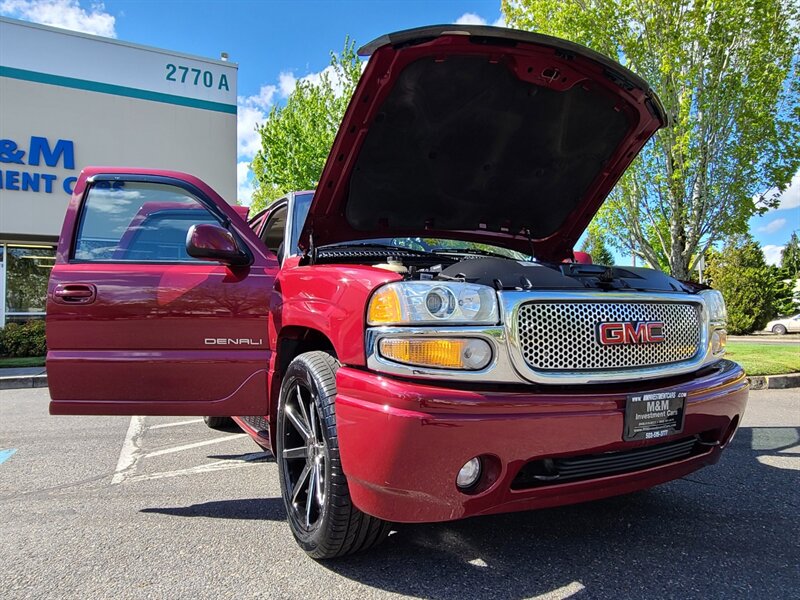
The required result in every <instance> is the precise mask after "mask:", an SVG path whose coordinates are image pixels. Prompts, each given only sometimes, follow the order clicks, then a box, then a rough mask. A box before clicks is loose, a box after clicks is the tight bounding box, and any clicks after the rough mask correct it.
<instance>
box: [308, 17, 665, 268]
mask: <svg viewBox="0 0 800 600" xmlns="http://www.w3.org/2000/svg"><path fill="white" fill-rule="evenodd" d="M359 53H360V54H362V55H367V56H369V55H371V58H370V60H369V62H368V63H367V66H366V69H365V70H364V73H363V75H362V76H361V80H360V81H359V84H358V87H357V88H356V91H355V94H354V95H353V99H352V100H351V102H350V105H349V107H348V109H347V112H346V113H345V117H344V120H343V121H342V125H341V127H340V129H339V132H338V134H337V136H336V139H335V141H334V144H333V147H332V149H331V153H330V155H329V157H328V161H327V163H326V165H325V168H324V170H323V172H322V176H321V178H320V182H319V186H318V188H317V192H316V194H315V197H314V200H313V203H312V205H311V208H310V210H309V216H308V220H307V221H306V226H305V229H304V230H303V234H302V235H301V238H300V243H301V246H302V247H303V248H305V249H308V248H309V247H310V246H312V245H313V246H317V247H319V246H323V245H326V244H331V243H336V242H343V241H350V240H358V239H366V238H385V237H417V236H423V237H439V238H452V239H463V240H471V241H476V242H483V243H490V244H494V245H497V246H503V247H507V248H512V249H516V250H520V251H522V252H530V251H531V248H533V251H534V254H535V255H536V256H537V258H540V259H545V260H561V259H564V258H569V257H571V256H572V248H573V246H574V244H575V243H576V242H577V240H578V238H579V237H580V235H581V233H582V232H583V230H584V229H585V228H586V226H587V225H588V224H589V221H590V220H591V219H592V217H593V216H594V214H595V213H596V212H597V209H598V208H599V207H600V205H601V204H602V202H603V200H605V198H606V196H607V195H608V193H609V192H610V190H611V188H612V187H613V186H614V184H615V183H616V181H617V180H618V179H619V177H620V175H621V174H622V173H623V171H624V170H625V169H626V168H627V167H628V165H629V164H630V163H631V161H632V160H633V159H634V157H635V156H636V155H637V154H638V152H639V151H640V150H641V148H642V146H643V145H644V144H645V142H646V141H647V140H648V139H649V138H650V137H651V136H652V135H653V133H654V132H655V131H656V130H657V129H658V128H659V127H662V126H663V125H664V124H665V123H666V117H665V115H664V110H663V108H662V106H661V104H660V102H659V100H658V98H657V97H656V96H655V94H654V93H653V92H652V91H651V90H650V88H649V87H648V85H647V84H646V83H645V82H644V81H643V80H642V79H641V78H639V77H638V76H636V75H635V74H633V73H632V72H630V71H628V70H627V69H625V68H624V67H622V66H620V65H618V64H616V63H615V62H614V61H612V60H610V59H608V58H606V57H604V56H602V55H600V54H598V53H596V52H593V51H592V50H589V49H588V48H585V47H583V46H579V45H577V44H573V43H571V42H567V41H564V40H560V39H557V38H553V37H549V36H543V35H538V34H534V33H528V32H524V31H517V30H512V29H501V28H496V27H482V26H463V25H440V26H433V27H423V28H419V29H412V30H408V31H403V32H400V33H395V34H390V35H387V36H383V37H381V38H378V39H377V40H375V41H373V42H371V43H370V44H367V45H366V46H365V47H363V48H362V49H361V50H360V51H359Z"/></svg>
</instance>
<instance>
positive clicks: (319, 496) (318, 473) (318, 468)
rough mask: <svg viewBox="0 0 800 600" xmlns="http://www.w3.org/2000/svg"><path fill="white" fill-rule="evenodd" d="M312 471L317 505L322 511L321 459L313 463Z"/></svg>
mask: <svg viewBox="0 0 800 600" xmlns="http://www.w3.org/2000/svg"><path fill="white" fill-rule="evenodd" d="M314 473H315V475H316V479H317V505H318V506H319V510H320V512H322V505H323V503H324V502H325V480H324V479H323V474H324V473H325V464H324V463H323V462H322V461H321V460H320V462H318V463H315V464H314Z"/></svg>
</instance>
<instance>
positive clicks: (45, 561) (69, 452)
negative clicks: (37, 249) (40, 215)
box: [0, 389, 800, 599]
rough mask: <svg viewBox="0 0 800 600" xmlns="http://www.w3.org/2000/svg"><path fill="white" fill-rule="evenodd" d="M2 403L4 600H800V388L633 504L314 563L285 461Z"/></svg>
mask: <svg viewBox="0 0 800 600" xmlns="http://www.w3.org/2000/svg"><path fill="white" fill-rule="evenodd" d="M47 400H48V396H47V390H46V389H35V390H9V391H0V596H2V597H3V598H5V599H12V598H81V599H84V598H157V597H163V598H170V599H174V598H234V597H236V598H251V597H265V598H266V597H269V598H273V597H274V598H337V599H338V598H359V599H361V598H383V597H397V596H408V597H415V598H431V599H440V598H441V599H445V598H459V599H461V598H508V599H512V598H513V599H516V598H531V597H534V598H537V597H543V598H568V597H574V598H637V599H640V598H656V597H657V598H797V597H798V589H800V537H799V536H798V531H800V515H799V514H798V506H799V505H800V485H799V484H800V393H798V390H766V391H759V392H752V393H751V400H750V406H749V408H748V412H747V415H746V417H745V419H744V423H743V426H742V428H741V429H740V431H739V433H738V435H737V437H736V439H735V440H734V441H733V443H732V445H731V447H730V448H729V449H728V450H727V452H726V454H725V455H724V456H723V458H722V461H721V462H720V463H719V464H718V465H716V466H715V467H710V468H707V469H705V470H702V471H699V472H697V473H694V474H692V475H691V476H689V477H687V478H685V479H682V480H679V481H675V482H672V483H670V484H667V485H664V486H661V487H659V488H655V489H652V490H649V491H645V492H640V493H637V494H633V495H629V496H624V497H618V498H613V499H609V500H604V501H600V502H595V503H591V504H583V505H577V506H571V507H563V508H558V509H549V510H542V511H537V512H528V513H517V514H510V515H501V516H496V517H483V518H478V519H471V520H467V521H460V522H454V523H445V524H434V525H414V526H408V525H406V526H399V527H398V528H397V532H396V533H394V534H392V536H391V537H390V538H389V540H388V541H387V543H385V544H384V545H383V546H381V547H379V548H377V549H375V550H373V551H372V552H371V553H370V554H367V555H361V556H355V557H349V558H346V559H343V560H339V561H334V562H328V563H325V564H321V563H316V562H314V561H312V560H310V559H308V558H307V557H306V556H305V554H303V553H302V551H300V550H299V548H298V547H297V546H296V545H295V543H294V540H293V539H292V536H291V534H290V532H289V528H288V527H287V526H286V524H285V523H284V509H283V505H282V502H281V499H280V493H279V488H278V480H277V468H276V466H275V463H274V462H272V461H271V460H270V459H269V457H267V456H266V455H265V454H264V453H262V452H259V449H258V448H257V447H256V445H255V444H254V443H253V442H252V441H250V439H249V438H247V437H246V436H245V435H243V434H237V433H235V432H219V431H212V430H210V429H207V428H206V427H205V425H204V424H203V423H202V421H200V420H198V419H195V418H177V417H176V418H166V417H146V418H145V417H134V418H130V417H50V416H48V415H47Z"/></svg>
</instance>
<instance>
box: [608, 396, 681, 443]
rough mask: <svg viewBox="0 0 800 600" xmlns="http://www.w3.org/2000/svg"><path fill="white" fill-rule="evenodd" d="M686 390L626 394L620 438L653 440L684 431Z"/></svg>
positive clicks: (628, 440) (629, 440)
mask: <svg viewBox="0 0 800 600" xmlns="http://www.w3.org/2000/svg"><path fill="white" fill-rule="evenodd" d="M685 411H686V392H678V391H669V392H652V393H649V394H628V400H627V402H626V404H625V431H623V433H622V439H623V440H625V441H626V442H631V441H634V440H654V439H658V438H662V437H667V436H668V435H672V434H673V433H680V432H681V431H683V414H684V412H685Z"/></svg>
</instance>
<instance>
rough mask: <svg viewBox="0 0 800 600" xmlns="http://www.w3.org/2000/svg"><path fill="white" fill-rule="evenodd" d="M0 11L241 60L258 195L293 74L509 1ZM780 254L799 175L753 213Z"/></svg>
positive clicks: (757, 232)
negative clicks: (269, 140) (268, 138)
mask: <svg viewBox="0 0 800 600" xmlns="http://www.w3.org/2000/svg"><path fill="white" fill-rule="evenodd" d="M0 14H3V15H6V16H10V17H14V18H20V19H26V20H30V21H35V22H39V23H46V24H50V25H55V26H58V27H65V28H67V29H76V30H80V31H85V32H87V33H94V34H98V35H105V36H109V37H116V38H119V39H121V40H124V41H127V42H134V43H137V44H146V45H151V46H157V47H161V48H167V49H169V50H175V51H178V52H185V53H188V54H196V55H200V56H207V57H212V58H218V57H219V56H220V53H221V52H227V53H228V55H229V57H230V60H231V61H233V62H236V63H238V65H239V77H238V95H239V115H238V136H239V145H238V149H239V150H238V153H239V156H238V159H237V160H238V162H237V172H238V177H239V195H240V197H242V198H247V197H249V193H250V188H249V182H248V177H247V175H248V169H247V165H248V164H249V162H250V160H251V159H252V157H253V154H254V153H255V151H256V150H257V148H258V139H257V137H256V135H255V133H254V127H255V125H256V123H259V122H262V121H263V120H264V118H265V116H266V114H267V113H268V112H269V108H270V107H271V106H272V105H273V104H274V103H276V102H281V101H282V99H283V98H285V97H286V95H287V94H288V93H289V92H290V91H291V89H292V86H293V84H294V81H295V80H296V79H298V78H302V77H313V76H314V75H315V74H318V73H320V72H321V71H322V70H323V69H324V68H325V67H326V66H327V65H328V61H329V53H330V51H332V50H333V51H338V50H339V49H341V47H342V45H343V43H344V39H345V36H348V35H349V36H350V37H351V38H352V39H354V40H355V41H356V42H357V43H358V44H364V43H366V42H368V41H370V40H372V39H373V38H376V37H378V36H380V35H382V34H384V33H388V32H391V31H397V30H401V29H407V28H409V27H418V26H421V25H431V24H435V23H454V22H459V21H460V22H472V23H488V24H501V22H499V21H498V20H499V19H500V16H501V15H500V0H427V1H420V0H405V1H396V0H373V1H367V0H361V1H357V0H341V1H334V0H295V1H288V0H263V1H257V0H227V1H221V0H106V1H105V2H104V3H102V4H101V3H97V2H88V1H85V0H0ZM750 225H751V231H752V233H753V235H754V236H755V238H756V239H757V240H758V241H759V243H760V244H761V245H762V247H763V248H764V253H765V255H766V256H767V260H768V261H770V262H775V261H776V260H777V259H779V257H780V249H781V247H782V245H783V244H785V243H786V241H787V240H788V239H789V236H790V234H791V232H792V231H793V230H798V229H800V173H798V175H796V176H795V178H794V180H793V184H792V187H791V189H790V190H789V192H787V193H786V194H784V197H783V201H782V205H781V209H779V210H774V211H770V212H769V213H767V214H766V215H765V216H763V217H754V218H753V219H752V220H751V223H750Z"/></svg>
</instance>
